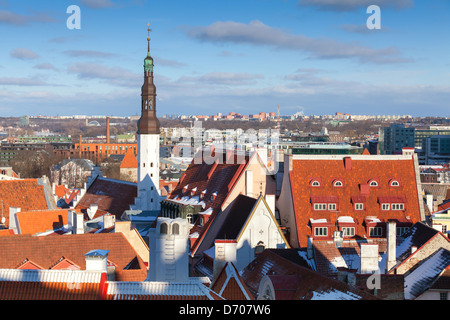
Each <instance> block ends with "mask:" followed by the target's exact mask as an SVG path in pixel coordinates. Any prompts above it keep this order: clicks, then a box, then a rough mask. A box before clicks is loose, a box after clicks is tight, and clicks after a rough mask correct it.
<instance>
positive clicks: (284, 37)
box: [187, 20, 409, 63]
mask: <svg viewBox="0 0 450 320" xmlns="http://www.w3.org/2000/svg"><path fill="white" fill-rule="evenodd" d="M187 32H188V35H189V36H190V37H192V38H195V39H198V40H200V41H207V42H213V43H244V44H250V45H256V46H268V47H272V48H275V49H285V50H295V51H301V52H305V53H307V54H310V55H311V57H312V58H317V59H356V60H357V61H359V62H363V63H367V62H370V63H400V62H407V61H409V60H408V59H405V58H402V57H401V56H400V52H399V50H398V49H397V48H395V47H387V48H382V49H374V48H371V47H367V46H363V45H359V44H356V43H345V42H340V41H337V40H334V39H327V38H322V39H315V38H310V37H307V36H305V35H302V34H291V33H287V32H284V31H282V30H280V29H278V28H274V27H270V26H268V25H266V24H264V23H262V22H261V21H258V20H254V21H251V22H250V23H248V24H245V23H241V22H234V21H227V22H221V21H219V22H215V23H213V24H211V25H209V26H207V27H192V28H190V29H188V31H187Z"/></svg>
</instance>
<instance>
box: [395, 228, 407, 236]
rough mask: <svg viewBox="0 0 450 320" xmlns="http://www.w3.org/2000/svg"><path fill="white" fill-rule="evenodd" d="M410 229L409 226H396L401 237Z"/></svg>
mask: <svg viewBox="0 0 450 320" xmlns="http://www.w3.org/2000/svg"><path fill="white" fill-rule="evenodd" d="M408 229H409V228H408V227H397V228H396V232H397V236H399V237H400V236H402V235H403V234H404V233H405V232H406V230H408Z"/></svg>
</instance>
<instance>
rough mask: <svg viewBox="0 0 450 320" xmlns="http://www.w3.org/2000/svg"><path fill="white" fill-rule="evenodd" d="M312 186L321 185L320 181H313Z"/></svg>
mask: <svg viewBox="0 0 450 320" xmlns="http://www.w3.org/2000/svg"><path fill="white" fill-rule="evenodd" d="M311 186H313V187H320V182H319V181H317V180H315V181H313V182H312V183H311Z"/></svg>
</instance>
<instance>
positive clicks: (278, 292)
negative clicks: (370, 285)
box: [241, 249, 376, 300]
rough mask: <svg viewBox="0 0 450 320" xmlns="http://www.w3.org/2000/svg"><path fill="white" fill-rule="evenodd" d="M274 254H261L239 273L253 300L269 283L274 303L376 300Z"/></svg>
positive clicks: (266, 252) (273, 251)
mask: <svg viewBox="0 0 450 320" xmlns="http://www.w3.org/2000/svg"><path fill="white" fill-rule="evenodd" d="M278 250H286V249H278ZM292 250H295V249H292ZM276 251H277V250H276V249H269V250H264V251H263V252H262V253H261V254H260V255H259V256H258V257H257V258H256V259H255V260H253V261H252V262H251V263H250V264H249V265H248V266H247V267H246V268H245V269H244V270H243V271H242V272H241V276H242V279H243V280H244V282H245V283H246V285H247V286H248V288H249V290H250V291H251V292H252V293H253V295H254V296H255V298H257V295H258V291H259V289H260V285H264V282H265V281H269V282H270V283H271V285H272V288H273V289H274V293H275V297H274V299H275V300H302V299H306V300H310V299H329V300H331V299H336V298H338V299H339V298H342V299H354V300H365V299H368V300H372V299H376V298H375V297H374V296H372V295H370V294H368V293H366V292H363V291H361V290H359V289H357V288H355V287H352V286H349V285H348V284H346V283H344V282H341V281H338V280H333V279H331V278H328V277H325V276H323V275H321V274H319V273H317V272H314V271H312V270H311V269H308V268H305V267H303V266H300V265H298V264H296V263H294V262H292V260H288V259H285V258H283V257H282V256H281V255H278V254H276Z"/></svg>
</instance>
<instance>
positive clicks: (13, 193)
mask: <svg viewBox="0 0 450 320" xmlns="http://www.w3.org/2000/svg"><path fill="white" fill-rule="evenodd" d="M0 201H3V216H4V217H5V219H6V222H5V225H6V226H7V227H8V226H9V208H10V207H17V208H20V209H21V211H32V210H46V209H50V208H49V207H48V204H47V200H46V198H45V192H44V187H43V186H40V185H39V184H38V180H37V179H25V180H2V181H0Z"/></svg>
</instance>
